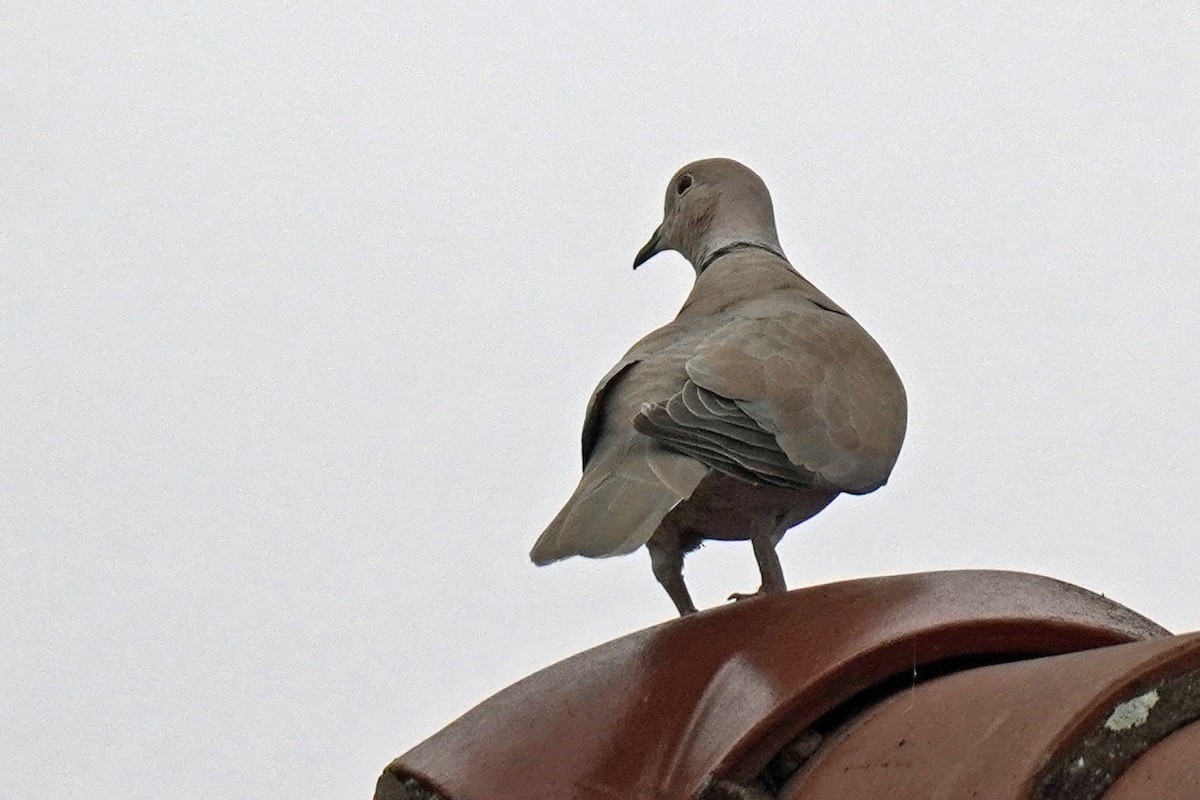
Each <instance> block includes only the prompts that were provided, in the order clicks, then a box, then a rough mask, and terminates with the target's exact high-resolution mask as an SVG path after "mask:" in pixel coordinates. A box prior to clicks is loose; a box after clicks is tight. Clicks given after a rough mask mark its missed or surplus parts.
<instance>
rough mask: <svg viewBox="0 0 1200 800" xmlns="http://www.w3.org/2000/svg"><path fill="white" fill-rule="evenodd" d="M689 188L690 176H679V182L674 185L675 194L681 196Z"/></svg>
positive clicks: (690, 183)
mask: <svg viewBox="0 0 1200 800" xmlns="http://www.w3.org/2000/svg"><path fill="white" fill-rule="evenodd" d="M691 186H692V176H691V175H681V176H680V177H679V180H678V181H677V182H676V183H675V194H677V195H680V196H683V193H684V192H686V191H687V190H688V189H690V188H691Z"/></svg>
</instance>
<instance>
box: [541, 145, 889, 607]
mask: <svg viewBox="0 0 1200 800" xmlns="http://www.w3.org/2000/svg"><path fill="white" fill-rule="evenodd" d="M663 206H664V207H663V219H662V223H661V224H660V225H659V226H658V228H657V229H656V230H655V231H654V233H653V235H651V237H650V240H649V241H648V242H647V243H646V244H645V246H644V247H642V248H641V250H640V251H639V252H638V253H637V256H636V257H635V258H634V262H633V267H634V269H635V270H636V269H637V268H638V267H640V266H641V265H642V264H644V263H645V262H646V261H648V260H650V259H651V258H652V257H653V256H654V255H656V254H658V253H661V252H664V251H667V250H673V251H675V252H677V253H679V254H681V255H682V256H683V257H684V258H686V259H687V260H688V261H689V262H690V263H691V265H692V267H693V268H694V270H695V273H696V279H695V283H694V284H693V286H692V289H691V292H690V293H689V294H688V296H687V299H686V300H685V301H684V304H683V307H682V308H681V309H680V311H679V314H678V315H677V316H676V317H675V319H674V320H672V321H671V322H669V323H668V324H666V325H664V326H663V327H661V328H659V329H657V330H655V331H653V332H651V333H650V334H648V335H647V336H645V337H644V338H642V339H641V340H640V341H638V342H637V343H636V344H634V345H633V347H632V348H630V350H629V352H627V353H626V354H625V355H624V357H622V358H621V359H620V360H619V361H618V362H617V363H616V365H614V366H613V368H612V369H611V370H609V371H608V374H606V375H605V376H604V377H603V378H602V379H601V380H600V383H599V385H598V386H597V387H596V390H595V391H594V392H593V393H592V396H591V399H590V400H589V401H588V404H587V411H586V414H585V418H584V423H583V435H582V445H583V448H582V449H583V474H582V476H581V478H580V480H579V484H578V486H577V487H576V488H575V490H574V492H573V493H572V495H571V497H570V498H569V499H568V500H567V502H566V504H565V505H564V506H563V508H562V510H561V511H559V513H558V514H557V515H556V516H555V517H554V519H553V520H552V521H551V522H550V524H549V525H548V526H547V527H546V529H545V531H544V532H543V533H542V534H541V536H540V537H538V539H537V541H536V543H535V544H534V545H533V548H532V550H531V551H530V554H529V555H530V558H531V560H532V561H533V562H534V563H535V564H537V565H539V566H540V565H545V564H549V563H552V562H555V561H559V560H561V559H564V558H568V557H571V556H585V557H590V558H604V557H608V556H616V555H624V554H627V553H631V552H633V551H635V550H637V549H639V548H641V547H642V546H643V545H644V546H645V547H646V549H647V550H648V551H649V554H650V565H651V569H652V571H653V573H654V576H655V578H656V579H657V580H658V582H659V583H660V584H661V585H662V587H663V589H665V590H666V593H667V595H668V596H669V597H670V599H671V601H672V602H673V603H674V604H675V608H676V610H677V611H678V612H679V614H680V615H681V616H685V615H688V614H691V613H693V612H695V611H696V606H695V604H694V603H693V601H692V598H691V595H690V593H689V591H688V588H687V585H686V584H685V583H684V579H683V561H684V556H685V554H687V553H688V552H691V551H692V550H694V549H696V548H697V547H699V546H700V545H701V544H702V543H703V542H704V541H708V540H725V541H746V540H748V541H749V542H750V543H751V546H752V548H753V552H754V556H755V559H756V560H757V562H758V568H759V572H760V574H761V577H762V583H761V585H760V586H759V588H758V589H757V590H756V591H754V592H749V593H734V594H731V595H730V599H731V600H743V599H747V598H750V597H755V596H758V595H762V594H766V593H769V592H781V591H786V589H787V585H786V581H785V579H784V574H783V569H782V567H781V565H780V561H779V556H778V554H777V553H776V550H775V548H776V546H777V545H778V543H779V541H780V540H781V539H782V538H783V535H784V534H785V533H786V532H787V531H788V530H789V529H790V528H792V527H794V526H796V525H798V524H800V523H801V522H804V521H805V520H807V519H809V518H810V517H812V516H814V515H815V514H817V513H819V512H820V511H821V510H822V509H824V508H825V507H826V506H828V505H829V504H830V503H831V502H833V500H834V499H835V498H836V497H837V496H838V495H840V494H852V495H863V494H868V493H870V492H873V491H875V490H876V489H878V488H880V487H881V486H883V485H884V484H885V483H886V482H887V480H888V477H889V476H890V475H891V472H892V469H893V467H894V466H895V464H896V460H897V458H898V457H899V454H900V448H901V445H902V444H903V442H904V433H905V427H906V424H907V414H908V407H907V398H906V395H905V391H904V385H903V383H902V382H901V380H900V377H899V375H898V374H897V373H896V370H895V368H894V367H893V366H892V363H891V361H889V360H888V357H887V355H886V354H885V353H884V351H883V350H882V349H881V348H880V346H879V345H878V344H877V343H876V342H875V340H874V339H873V338H871V336H870V335H869V334H868V333H867V332H866V331H865V330H864V329H863V328H862V327H861V326H860V325H859V324H858V323H857V322H855V320H854V319H853V318H852V317H851V316H850V315H849V314H847V313H846V311H845V310H843V309H842V307H841V306H839V305H838V304H837V303H835V302H833V300H831V299H830V298H829V297H827V296H826V295H825V294H823V293H822V292H821V291H820V290H818V289H817V288H816V287H815V286H814V285H813V284H812V283H810V282H809V281H808V280H806V279H805V278H804V277H802V276H801V275H800V273H799V272H797V270H796V269H795V268H794V267H793V266H792V264H791V263H790V262H789V261H788V259H787V257H786V256H785V255H784V253H783V249H782V247H781V246H780V244H779V236H778V232H777V230H776V225H775V212H774V207H773V205H772V202H771V195H770V193H769V191H768V190H767V186H766V184H765V183H764V182H763V180H762V179H761V178H760V177H759V176H758V175H757V174H755V173H754V172H753V171H752V170H751V169H749V168H748V167H746V166H745V165H743V164H741V163H739V162H737V161H734V160H732V159H728V158H709V159H703V160H699V161H694V162H692V163H690V164H687V165H686V166H684V167H682V168H681V169H680V170H679V171H677V172H676V173H675V174H674V175H673V176H672V178H671V180H670V181H669V183H668V185H667V191H666V198H665V200H664V204H663Z"/></svg>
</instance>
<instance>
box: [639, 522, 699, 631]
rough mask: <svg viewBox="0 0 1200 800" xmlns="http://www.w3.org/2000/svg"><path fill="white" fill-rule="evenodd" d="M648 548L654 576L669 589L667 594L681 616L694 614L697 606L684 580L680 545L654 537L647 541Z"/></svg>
mask: <svg viewBox="0 0 1200 800" xmlns="http://www.w3.org/2000/svg"><path fill="white" fill-rule="evenodd" d="M646 549H647V550H649V551H650V569H652V570H654V577H655V578H658V582H659V583H661V584H662V587H663V588H664V589H666V590H667V595H668V596H669V597H670V598H671V601H672V602H674V603H675V608H676V609H678V610H679V616H681V617H686V616H687V615H688V614H694V613H695V612H696V606H695V605H694V604H693V603H692V596H691V595H690V594H688V590H687V586H686V585H685V584H684V582H683V551H682V550H681V549H680V548H679V547H678V546H672V545H670V544H663V543H662V542H659V541H657V540H656V539H653V538H652V539H650V541H648V542H646Z"/></svg>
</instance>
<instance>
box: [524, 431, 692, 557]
mask: <svg viewBox="0 0 1200 800" xmlns="http://www.w3.org/2000/svg"><path fill="white" fill-rule="evenodd" d="M598 460H599V459H598ZM599 461H601V463H599V464H595V465H594V466H592V468H590V469H589V470H588V471H587V472H586V473H585V474H584V476H583V478H582V479H581V480H580V482H579V486H578V487H577V488H576V489H575V492H574V494H572V495H571V499H570V500H568V501H567V504H566V505H565V506H563V508H562V510H561V511H559V512H558V515H557V516H556V517H555V518H554V520H553V521H551V523H550V524H549V525H548V526H547V527H546V530H545V531H544V532H543V533H542V535H541V536H540V537H538V540H537V542H536V543H535V544H534V546H533V549H532V550H531V551H530V553H529V557H530V558H531V559H532V560H533V563H535V564H538V565H539V566H540V565H544V564H550V563H552V562H554V561H558V560H560V559H563V558H567V557H569V556H576V555H579V556H587V557H588V558H605V557H607V556H616V555H624V554H625V553H632V552H633V551H634V550H636V549H638V548H639V547H641V546H642V545H643V544H645V543H646V541H647V540H648V539H649V538H650V537H651V536H652V535H653V534H654V531H655V530H656V529H657V528H658V526H659V523H661V522H662V519H663V517H665V516H666V515H667V513H668V512H670V510H671V509H672V508H674V507H675V505H676V504H677V503H679V501H680V500H683V499H685V498H686V497H688V496H689V495H690V494H691V492H692V490H693V489H694V488H695V486H696V484H697V483H699V482H700V479H701V478H702V477H703V476H704V473H705V472H706V471H707V470H706V468H705V467H704V466H703V465H702V464H700V463H699V462H698V461H694V460H692V459H690V458H687V457H685V456H678V455H675V454H673V453H668V452H665V451H658V452H644V453H640V454H639V453H629V454H628V455H627V457H626V458H624V459H622V460H621V461H620V463H618V464H617V465H616V468H615V469H613V470H608V469H604V468H603V461H602V460H599ZM651 464H653V467H652V466H651Z"/></svg>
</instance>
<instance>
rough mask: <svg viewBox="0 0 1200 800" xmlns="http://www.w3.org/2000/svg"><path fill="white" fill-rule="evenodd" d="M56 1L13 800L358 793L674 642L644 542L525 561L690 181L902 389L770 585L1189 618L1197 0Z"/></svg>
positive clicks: (1194, 451) (29, 224)
mask: <svg viewBox="0 0 1200 800" xmlns="http://www.w3.org/2000/svg"><path fill="white" fill-rule="evenodd" d="M64 5H66V4H64ZM76 5H77V6H80V7H82V6H83V5H85V4H82V3H81V4H76ZM86 5H88V6H89V9H90V10H82V8H80V9H78V10H76V11H75V12H73V13H70V14H67V13H63V12H59V11H56V10H51V7H52V6H54V4H49V3H20V4H10V5H7V6H6V8H5V11H4V13H3V17H2V19H3V21H2V22H0V76H2V77H3V79H2V80H0V103H2V108H3V112H2V113H0V315H2V319H3V325H2V327H0V548H2V549H3V552H4V557H3V559H2V560H0V626H2V627H0V630H2V638H3V641H4V644H3V651H4V654H3V657H2V658H0V720H4V724H3V725H0V761H2V762H3V763H4V764H5V765H6V767H5V769H3V770H0V796H2V797H6V798H8V797H11V798H18V797H20V798H25V797H31V798H32V797H45V798H50V797H53V798H58V799H63V798H121V799H122V800H124V799H125V798H150V797H161V796H163V794H164V792H165V793H166V794H168V795H170V796H171V797H176V798H206V799H211V798H242V797H280V798H284V797H288V798H290V797H312V798H317V800H323V799H325V798H329V799H330V800H332V799H333V798H338V799H339V800H340V798H346V797H368V796H370V793H371V792H372V791H373V787H374V781H375V778H376V776H377V775H378V773H379V771H380V770H381V769H382V768H383V766H384V765H385V764H386V763H387V762H388V761H389V760H390V759H391V758H392V757H393V756H395V755H397V754H399V753H400V752H402V751H404V750H406V749H408V748H409V747H410V746H411V745H413V744H415V743H416V742H418V741H420V740H421V739H423V738H424V737H426V736H427V735H429V734H430V733H432V732H433V731H435V730H437V729H438V728H440V727H442V726H443V725H445V724H446V723H448V722H449V721H450V720H451V719H452V718H453V717H455V716H457V715H458V714H459V713H461V712H462V711H464V710H465V709H467V708H469V707H470V706H472V705H474V704H475V703H477V702H478V701H479V700H481V699H483V698H484V697H485V696H487V695H488V694H490V693H492V692H494V691H495V690H497V689H499V688H501V687H503V686H505V685H507V684H508V683H511V682H512V681H514V680H516V679H517V678H519V677H521V676H523V675H525V674H527V673H529V672H531V671H533V670H535V669H536V668H539V667H541V666H544V665H546V664H549V663H551V662H553V661H556V660H558V659H560V658H562V657H565V656H567V655H569V654H571V653H573V652H576V651H578V650H580V649H582V648H584V647H587V646H591V645H594V644H598V643H600V642H603V641H606V640H608V639H611V638H614V637H617V636H619V635H621V634H623V633H626V632H629V631H633V630H636V629H638V628H642V627H644V626H646V625H649V624H653V623H656V622H659V621H663V620H667V619H669V618H671V617H672V616H673V614H674V612H673V610H672V606H671V603H670V602H669V600H668V599H667V597H666V595H665V593H663V591H662V590H661V589H660V588H659V586H658V585H657V584H656V583H655V581H654V579H653V577H652V576H651V574H650V569H649V559H648V558H647V557H646V556H645V553H644V552H642V553H637V554H634V555H632V556H629V557H626V558H622V559H611V560H607V561H583V560H573V561H570V562H566V563H562V564H558V565H555V566H553V567H547V568H543V569H538V568H535V567H533V566H532V565H531V564H529V562H528V561H527V559H526V552H527V550H528V548H529V546H530V545H531V544H532V542H533V541H534V539H535V538H536V536H537V534H538V533H539V532H540V531H541V529H542V526H543V525H544V524H545V523H546V522H547V521H548V520H549V519H550V517H551V516H552V515H553V514H554V512H555V511H556V510H557V509H558V507H559V505H560V504H561V503H562V502H563V501H564V500H565V499H566V497H567V495H568V493H569V491H570V490H571V488H572V487H573V486H574V484H575V481H576V478H577V476H578V470H579V452H578V450H579V445H578V440H579V428H580V425H581V423H582V417H583V408H584V403H585V401H586V399H587V396H588V394H589V393H590V392H591V390H592V388H593V386H594V384H595V382H596V380H597V379H598V378H599V377H600V376H601V375H602V374H603V373H604V372H605V371H606V370H607V369H608V367H609V366H610V365H611V364H612V363H613V362H614V361H615V360H616V359H617V358H618V357H619V356H620V355H621V354H622V353H623V352H624V350H625V349H626V347H628V345H630V344H631V343H632V342H633V341H634V340H635V339H637V338H638V337H640V336H641V335H642V334H643V333H645V332H647V331H649V330H650V329H652V328H654V327H656V326H658V325H660V324H662V323H663V322H665V321H667V320H669V319H670V318H671V317H672V316H673V315H674V314H675V312H676V310H677V309H678V307H679V305H680V303H681V302H682V300H683V297H684V295H685V294H686V292H687V289H688V287H689V285H690V281H691V276H692V273H691V270H690V268H689V267H688V266H687V265H686V264H685V263H684V262H683V261H682V259H680V258H679V257H677V256H675V255H667V256H660V257H659V258H657V259H655V260H654V261H653V262H651V263H650V264H649V265H647V267H646V268H644V269H641V270H639V271H638V272H637V273H636V274H635V273H634V272H632V271H631V270H630V265H631V263H632V259H633V255H634V253H635V252H636V250H637V249H638V247H639V246H640V245H641V244H642V243H643V242H644V241H645V239H646V238H647V237H648V236H649V234H650V232H651V231H652V230H653V229H654V226H655V225H657V223H658V221H659V218H660V214H661V197H662V192H663V190H664V188H665V185H666V181H667V179H668V178H669V177H670V175H671V173H672V172H673V171H674V170H675V169H676V168H677V167H679V166H681V165H682V164H684V163H685V162H687V161H689V160H692V159H694V158H698V157H705V156H712V155H725V156H730V157H733V158H737V159H739V160H742V161H744V162H745V163H747V164H749V165H750V166H751V167H752V168H754V169H755V170H756V171H758V172H759V174H761V175H762V176H763V178H764V179H765V180H766V181H767V183H768V185H769V186H770V187H771V189H772V191H773V194H774V197H775V204H776V209H777V213H778V216H779V228H780V235H781V238H782V241H783V244H784V247H785V249H786V250H787V251H788V253H789V254H790V255H791V257H792V260H793V262H794V263H795V264H796V265H797V266H798V268H799V269H800V270H801V271H802V272H803V273H804V274H805V275H806V276H807V277H809V278H810V279H811V280H812V281H813V282H814V283H816V284H817V285H818V286H819V287H821V288H822V289H823V290H824V291H826V292H827V293H828V294H829V295H831V296H832V297H833V298H834V299H835V300H837V301H838V302H839V303H841V304H842V305H843V306H845V307H846V308H847V309H848V310H849V311H850V312H851V313H852V314H854V315H855V316H856V317H857V318H858V319H859V321H860V322H862V323H863V325H864V326H865V327H866V328H867V329H868V330H869V331H871V332H872V334H873V335H874V336H875V337H876V338H877V339H878V340H879V341H880V342H881V343H882V344H883V346H884V348H885V349H886V350H887V351H888V353H889V354H890V355H891V357H892V360H893V361H894V363H895V364H896V366H897V368H898V369H899V371H900V373H901V375H902V377H903V378H904V381H905V383H906V385H907V387H908V392H909V400H910V407H911V408H910V425H909V434H908V441H907V443H906V446H905V451H904V453H903V454H902V455H901V458H900V462H899V464H898V466H897V468H896V471H895V473H894V475H893V480H892V482H891V484H889V485H888V486H887V487H886V488H884V489H883V490H881V491H879V492H878V493H876V494H874V495H870V496H868V497H865V498H843V499H841V500H839V501H837V502H836V503H835V504H834V505H833V506H832V507H831V508H830V509H829V510H827V511H826V512H825V513H823V514H821V515H820V516H819V517H818V518H816V519H814V520H812V521H811V522H809V523H807V524H805V525H803V526H801V527H800V528H798V529H796V530H795V531H793V532H792V533H791V534H790V535H789V536H788V537H787V538H786V539H785V540H784V542H783V544H782V545H781V546H780V553H781V556H782V559H783V563H784V569H785V571H786V573H787V575H788V578H789V581H790V584H791V585H792V586H802V585H805V584H812V583H817V582H823V581H831V580H840V579H846V578H853V577H857V576H864V575H874V574H883V573H894V572H907V571H918V570H934V569H945V568H955V567H998V568H1011V569H1023V570H1029V571H1034V572H1040V573H1045V574H1049V575H1053V576H1056V577H1060V578H1064V579H1067V580H1071V581H1074V582H1078V583H1081V584H1083V585H1085V586H1088V587H1090V588H1092V589H1094V590H1096V591H1100V592H1104V593H1106V594H1107V595H1108V596H1110V597H1113V598H1115V599H1117V600H1118V601H1121V602H1124V603H1126V604H1128V605H1130V606H1132V607H1133V608H1135V609H1137V610H1139V611H1141V612H1143V613H1145V614H1147V615H1148V616H1150V617H1152V618H1154V619H1156V620H1157V621H1159V622H1161V623H1163V624H1165V625H1167V626H1168V627H1171V628H1172V629H1175V630H1190V629H1196V628H1200V606H1198V605H1197V591H1196V589H1197V581H1198V578H1197V575H1200V547H1197V544H1196V542H1197V536H1196V530H1197V522H1196V520H1197V516H1198V515H1200V502H1198V501H1197V492H1196V482H1197V478H1200V446H1198V445H1200V435H1198V433H1197V423H1198V422H1200V409H1198V407H1197V395H1198V394H1200V370H1198V369H1197V366H1198V361H1200V359H1198V358H1197V349H1198V348H1200V315H1198V312H1197V309H1198V307H1200V274H1198V272H1200V265H1198V257H1200V203H1198V202H1197V185H1198V183H1200V163H1198V162H1200V144H1198V141H1197V131H1198V130H1200V48H1198V47H1197V42H1198V41H1200V20H1198V17H1197V12H1196V11H1195V8H1196V6H1195V4H1194V3H1190V2H1189V3H1184V2H1179V3H1163V4H1155V5H1154V8H1157V9H1158V10H1153V9H1151V8H1148V7H1147V6H1145V5H1144V4H1131V5H1128V7H1127V9H1126V10H1114V9H1113V8H1112V5H1111V4H1105V3H1072V4H1055V5H1056V7H1057V10H1047V9H1046V8H1045V5H1046V4H1044V3H1040V2H1039V3H1034V2H1028V3H1024V4H1020V5H1023V6H1024V8H1018V5H1017V4H1011V3H1010V4H1004V5H1005V6H1006V7H1008V8H1009V9H1011V10H1009V11H1002V12H996V11H987V10H984V9H982V8H977V7H976V5H978V4H961V3H948V2H933V3H925V4H922V5H923V6H925V10H924V11H921V12H915V11H912V10H910V9H909V7H908V6H905V5H904V4H895V5H894V7H892V8H874V9H872V10H855V8H856V7H850V6H854V4H847V3H846V2H845V0H838V1H837V2H819V3H806V4H804V5H803V6H802V7H801V6H797V5H795V4H794V3H777V4H764V5H760V6H757V7H753V8H750V7H746V6H738V7H736V9H735V8H734V7H725V6H721V5H716V4H711V3H708V4H706V3H696V2H691V3H679V4H669V3H659V4H656V5H655V6H654V7H653V8H650V7H649V6H648V5H647V6H646V7H644V8H641V9H639V10H638V11H637V12H634V11H620V10H614V8H613V4H608V3H604V4H601V3H596V4H576V5H575V7H574V8H571V9H564V8H559V9H557V10H556V11H554V12H553V13H552V14H550V13H546V12H545V11H543V10H541V9H543V7H544V6H543V4H541V3H533V2H526V3H502V4H498V5H496V6H495V7H494V8H493V9H492V10H490V11H488V12H486V13H480V12H478V11H475V10H468V9H465V8H459V9H454V8H451V7H449V6H448V5H445V4H434V3H415V4H414V3H410V4H404V10H402V11H399V10H396V9H395V8H383V9H381V8H371V9H367V8H363V7H360V6H359V5H358V4H339V5H338V8H337V10H334V11H327V12H323V13H322V12H314V11H305V10H300V9H299V8H297V7H296V6H295V5H294V4H290V3H288V4H254V9H253V10H249V11H248V10H244V9H243V8H242V6H244V5H245V4H242V3H225V4H223V5H224V6H225V7H224V8H221V9H217V10H214V9H213V8H212V6H214V5H221V4H207V5H206V7H203V8H202V7H200V6H198V5H195V4H182V3H177V4H169V5H170V6H171V7H169V8H168V7H167V5H161V6H160V4H150V3H143V4H136V5H129V4H126V5H125V7H124V9H123V10H114V9H112V8H110V7H109V4H86ZM1065 6H1069V7H1065ZM687 575H688V578H689V583H690V585H691V586H692V588H693V592H694V594H695V595H696V597H697V601H698V603H700V604H701V605H712V604H715V603H718V602H721V599H722V598H723V597H724V596H725V595H726V594H728V593H729V592H731V591H746V590H750V589H753V588H754V587H755V586H757V574H756V571H755V568H754V560H753V557H752V555H751V553H750V549H749V547H748V546H746V545H744V544H743V545H736V544H734V545H719V544H718V545H710V546H708V547H707V548H705V549H704V550H703V551H701V552H700V553H698V554H696V555H694V556H693V557H691V558H690V559H689V561H688V572H687Z"/></svg>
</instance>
